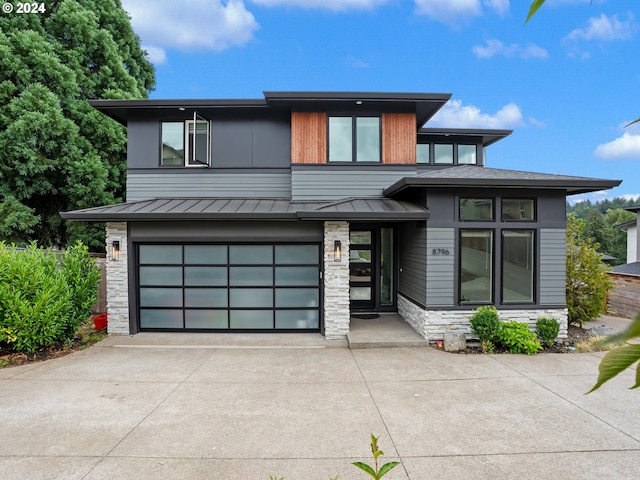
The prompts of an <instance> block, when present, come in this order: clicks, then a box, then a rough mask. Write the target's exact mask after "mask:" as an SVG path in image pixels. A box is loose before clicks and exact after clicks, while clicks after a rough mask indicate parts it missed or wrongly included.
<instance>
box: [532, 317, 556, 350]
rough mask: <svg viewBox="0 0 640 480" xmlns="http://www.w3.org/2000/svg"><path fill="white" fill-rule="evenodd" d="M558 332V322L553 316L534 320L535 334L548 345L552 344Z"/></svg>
mask: <svg viewBox="0 0 640 480" xmlns="http://www.w3.org/2000/svg"><path fill="white" fill-rule="evenodd" d="M559 332H560V324H559V323H558V321H557V320H556V319H555V318H546V317H542V318H539V319H538V320H537V321H536V336H537V337H538V338H539V339H540V341H541V342H542V343H544V344H545V345H547V346H548V347H551V346H552V345H553V342H554V341H555V339H556V338H558V333H559Z"/></svg>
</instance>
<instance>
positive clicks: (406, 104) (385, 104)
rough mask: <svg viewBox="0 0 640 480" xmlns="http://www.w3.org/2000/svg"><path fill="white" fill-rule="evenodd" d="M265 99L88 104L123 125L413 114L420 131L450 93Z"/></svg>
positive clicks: (307, 94) (272, 94)
mask: <svg viewBox="0 0 640 480" xmlns="http://www.w3.org/2000/svg"><path fill="white" fill-rule="evenodd" d="M264 97H265V98H264V99H204V100H198V99H183V100H180V99H172V100H89V105H91V106H92V107H94V108H96V109H97V110H99V111H101V112H102V113H104V114H105V115H107V116H109V117H111V118H112V119H114V120H116V121H118V122H119V123H121V124H123V125H126V124H127V120H128V119H131V118H141V117H153V116H157V117H161V116H166V115H167V114H169V115H170V116H171V115H176V114H178V113H179V112H184V114H187V115H193V112H194V111H195V112H198V114H199V115H201V116H204V117H205V118H206V117H207V115H208V114H210V113H211V112H213V111H219V110H234V109H235V110H238V111H241V110H250V109H255V110H264V109H275V110H282V111H292V110H294V111H318V110H320V111H326V112H331V111H351V112H353V113H355V112H357V111H358V110H362V111H363V113H364V112H367V113H368V112H372V111H376V112H385V111H388V112H395V113H415V114H416V123H417V126H418V127H421V126H422V125H423V124H424V123H425V122H426V121H427V120H429V119H430V118H431V117H432V116H433V115H434V114H435V113H436V112H437V111H438V110H440V108H442V106H443V105H444V104H445V103H447V102H448V101H449V99H450V98H451V94H449V93H382V92H264Z"/></svg>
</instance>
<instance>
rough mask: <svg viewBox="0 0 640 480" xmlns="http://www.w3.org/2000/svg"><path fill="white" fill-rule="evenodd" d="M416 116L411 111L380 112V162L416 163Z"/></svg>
mask: <svg viewBox="0 0 640 480" xmlns="http://www.w3.org/2000/svg"><path fill="white" fill-rule="evenodd" d="M416 138H417V130H416V116H415V114H413V113H383V114H382V163H387V164H396V165H398V164H403V165H407V164H412V165H415V163H416Z"/></svg>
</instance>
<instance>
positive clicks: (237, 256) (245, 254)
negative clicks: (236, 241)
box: [229, 245, 273, 265]
mask: <svg viewBox="0 0 640 480" xmlns="http://www.w3.org/2000/svg"><path fill="white" fill-rule="evenodd" d="M229 263H233V264H236V265H250V264H258V265H259V264H271V263H273V247H272V246H271V245H231V246H230V247H229Z"/></svg>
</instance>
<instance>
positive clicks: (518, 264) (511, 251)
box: [502, 230, 534, 303]
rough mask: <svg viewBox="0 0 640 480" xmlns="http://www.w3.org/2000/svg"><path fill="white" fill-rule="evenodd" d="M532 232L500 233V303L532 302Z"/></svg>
mask: <svg viewBox="0 0 640 480" xmlns="http://www.w3.org/2000/svg"><path fill="white" fill-rule="evenodd" d="M533 267H534V232H533V231H531V230H503V231H502V301H503V302H505V303H508V302H517V303H522V302H533V285H534V268H533Z"/></svg>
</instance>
